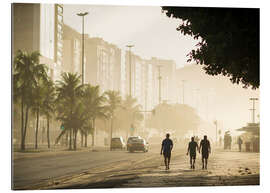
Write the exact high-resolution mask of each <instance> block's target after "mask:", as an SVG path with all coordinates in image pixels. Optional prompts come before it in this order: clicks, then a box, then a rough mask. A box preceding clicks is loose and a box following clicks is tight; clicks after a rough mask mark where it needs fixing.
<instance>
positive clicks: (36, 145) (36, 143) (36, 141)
mask: <svg viewBox="0 0 270 193" xmlns="http://www.w3.org/2000/svg"><path fill="white" fill-rule="evenodd" d="M36 121H37V122H36V136H35V149H37V148H38V124H39V108H38V110H37V119H36Z"/></svg>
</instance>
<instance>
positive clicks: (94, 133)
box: [92, 118, 96, 147]
mask: <svg viewBox="0 0 270 193" xmlns="http://www.w3.org/2000/svg"><path fill="white" fill-rule="evenodd" d="M92 122H93V135H92V146H93V147H94V146H95V140H96V120H95V118H94V119H93V120H92Z"/></svg>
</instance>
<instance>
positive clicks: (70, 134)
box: [68, 129, 72, 150]
mask: <svg viewBox="0 0 270 193" xmlns="http://www.w3.org/2000/svg"><path fill="white" fill-rule="evenodd" d="M71 142H72V129H70V131H69V148H68V149H69V150H71V149H72V146H71Z"/></svg>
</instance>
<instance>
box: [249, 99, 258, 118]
mask: <svg viewBox="0 0 270 193" xmlns="http://www.w3.org/2000/svg"><path fill="white" fill-rule="evenodd" d="M249 100H251V101H252V102H253V105H252V107H253V108H252V109H249V110H251V111H252V123H255V110H256V109H255V101H257V100H259V99H258V98H249Z"/></svg>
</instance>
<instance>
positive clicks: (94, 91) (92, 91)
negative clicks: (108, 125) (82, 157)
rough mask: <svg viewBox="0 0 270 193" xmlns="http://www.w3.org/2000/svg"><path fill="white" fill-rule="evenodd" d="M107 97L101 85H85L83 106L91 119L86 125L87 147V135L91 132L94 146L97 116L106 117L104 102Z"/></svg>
mask: <svg viewBox="0 0 270 193" xmlns="http://www.w3.org/2000/svg"><path fill="white" fill-rule="evenodd" d="M105 99H106V98H105V97H104V96H103V95H100V91H99V86H91V85H89V84H88V85H85V89H84V94H83V99H82V100H83V104H84V105H83V106H84V107H85V115H87V118H88V119H89V120H88V121H87V125H85V127H84V128H85V147H86V146H87V135H88V133H91V135H92V146H94V144H95V142H94V140H95V133H96V132H95V130H96V128H95V125H96V124H95V122H96V118H97V117H100V118H106V114H105V111H106V109H105V107H104V106H103V103H104V102H105Z"/></svg>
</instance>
